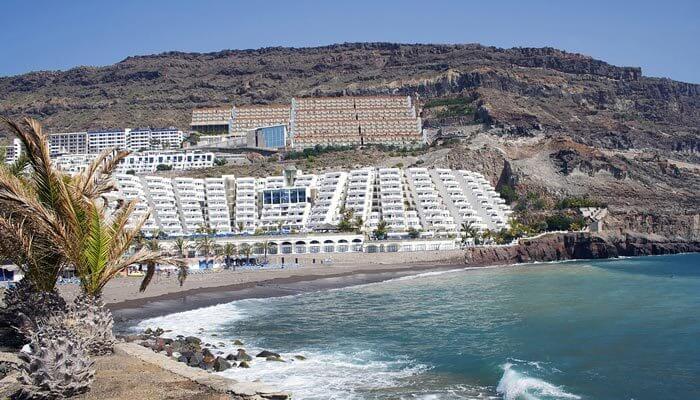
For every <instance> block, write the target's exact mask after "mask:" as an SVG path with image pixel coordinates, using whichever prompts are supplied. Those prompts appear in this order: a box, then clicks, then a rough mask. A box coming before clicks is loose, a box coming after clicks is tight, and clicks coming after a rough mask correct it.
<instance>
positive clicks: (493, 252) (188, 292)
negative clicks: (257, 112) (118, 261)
mask: <svg viewBox="0 0 700 400" xmlns="http://www.w3.org/2000/svg"><path fill="white" fill-rule="evenodd" d="M699 251H700V242H697V241H695V242H673V241H669V240H667V239H666V240H659V238H657V237H649V236H648V235H640V234H627V235H625V236H623V237H619V236H608V235H594V234H583V233H568V234H550V235H545V236H543V237H540V238H536V239H525V240H521V242H520V243H519V244H517V245H513V246H502V247H471V248H468V249H465V250H462V251H459V252H434V253H433V254H429V256H428V257H425V255H423V256H424V257H421V255H418V254H416V255H412V256H413V257H414V258H413V262H406V260H405V259H393V260H391V261H393V262H382V261H387V260H383V259H381V258H378V257H371V256H370V255H364V256H362V257H360V256H358V258H357V259H356V260H354V262H345V263H341V264H337V265H325V266H319V265H314V266H306V267H301V268H297V269H295V268H288V269H276V270H256V271H246V270H239V271H220V272H211V273H207V274H195V275H192V276H190V277H188V279H187V280H186V282H185V286H184V287H180V286H179V285H177V283H176V282H175V279H174V278H170V279H167V280H162V279H159V278H156V279H154V283H152V284H151V286H149V288H148V289H147V291H146V292H145V293H140V292H138V283H139V281H140V279H134V278H123V279H117V280H114V281H113V285H111V287H110V286H108V287H107V288H106V289H105V293H104V300H105V302H107V306H108V307H109V308H110V309H111V310H112V312H113V314H114V317H115V325H116V326H115V328H116V329H117V330H118V331H119V330H124V329H126V328H128V327H130V326H133V325H134V324H135V323H137V322H138V321H140V320H143V319H148V318H152V317H156V316H162V315H167V314H172V313H177V312H182V311H188V310H193V309H197V308H202V307H208V306H213V305H216V304H222V303H228V302H231V301H236V300H242V299H250V298H270V297H281V296H289V295H296V294H300V293H308V292H315V291H320V290H328V289H337V288H342V287H349V286H355V285H362V284H368V283H377V282H382V281H386V280H390V279H395V278H400V277H404V276H409V275H416V274H420V273H424V272H431V271H445V270H451V269H458V268H482V267H487V266H501V267H506V266H513V265H518V264H530V263H544V262H561V261H577V260H578V261H583V260H602V259H616V258H619V257H634V256H647V255H670V254H678V253H685V252H691V253H692V252H699ZM397 254H399V255H400V256H402V257H404V256H403V255H402V254H400V253H397ZM363 258H364V259H363ZM187 286H190V287H189V288H187ZM76 289H77V288H76V287H64V288H62V292H63V294H64V295H67V296H68V297H70V296H73V295H75V293H77V290H76Z"/></svg>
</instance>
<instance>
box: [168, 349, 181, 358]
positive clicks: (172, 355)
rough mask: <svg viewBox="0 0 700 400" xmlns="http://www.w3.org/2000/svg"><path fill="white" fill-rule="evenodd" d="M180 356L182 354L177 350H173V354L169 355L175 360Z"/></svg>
mask: <svg viewBox="0 0 700 400" xmlns="http://www.w3.org/2000/svg"><path fill="white" fill-rule="evenodd" d="M180 356H182V354H181V353H178V352H177V351H173V354H171V355H170V357H172V358H174V359H176V360H177V359H178V358H180Z"/></svg>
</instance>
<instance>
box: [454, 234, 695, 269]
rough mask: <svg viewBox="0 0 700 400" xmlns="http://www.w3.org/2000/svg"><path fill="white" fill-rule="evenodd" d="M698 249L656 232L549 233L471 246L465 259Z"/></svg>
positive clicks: (496, 261) (487, 261)
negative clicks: (497, 244) (515, 241)
mask: <svg viewBox="0 0 700 400" xmlns="http://www.w3.org/2000/svg"><path fill="white" fill-rule="evenodd" d="M689 252H700V241H687V240H682V239H677V240H671V239H667V238H665V237H662V236H659V235H644V234H636V233H627V234H625V235H595V234H589V233H566V234H549V235H545V236H542V237H540V238H537V239H525V240H521V241H520V242H519V243H518V245H515V246H504V247H471V248H468V249H467V250H466V254H465V262H466V263H467V264H476V265H500V264H512V263H528V262H535V261H537V262H547V261H562V260H572V259H602V258H616V257H623V256H624V257H631V256H646V255H660V254H677V253H689Z"/></svg>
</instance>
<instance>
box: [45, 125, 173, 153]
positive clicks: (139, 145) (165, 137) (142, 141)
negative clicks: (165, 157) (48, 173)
mask: <svg viewBox="0 0 700 400" xmlns="http://www.w3.org/2000/svg"><path fill="white" fill-rule="evenodd" d="M183 138H184V134H183V133H182V131H181V130H179V129H177V128H173V127H170V128H155V129H151V128H136V129H129V128H126V129H108V130H88V131H86V132H64V133H52V134H50V135H49V145H50V147H51V154H52V155H53V156H58V155H67V154H98V153H100V152H102V151H104V150H106V149H112V148H118V149H125V150H130V151H146V150H168V149H179V148H180V147H181V146H182V141H183Z"/></svg>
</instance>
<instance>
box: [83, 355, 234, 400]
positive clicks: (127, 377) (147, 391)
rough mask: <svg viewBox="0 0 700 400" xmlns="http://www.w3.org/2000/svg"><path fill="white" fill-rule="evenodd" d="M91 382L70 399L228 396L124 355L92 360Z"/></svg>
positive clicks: (207, 399) (211, 399) (210, 399)
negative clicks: (93, 375)
mask: <svg viewBox="0 0 700 400" xmlns="http://www.w3.org/2000/svg"><path fill="white" fill-rule="evenodd" d="M95 364H96V368H97V373H96V374H95V382H94V383H93V385H92V388H91V390H90V391H89V392H88V393H85V394H83V395H80V396H77V397H74V398H73V399H74V400H151V399H153V400H161V399H162V400H165V399H167V400H190V399H197V400H200V399H201V400H224V399H226V400H228V399H230V397H229V396H227V395H224V394H221V393H217V392H214V391H213V390H211V389H209V388H206V387H204V386H201V385H199V384H197V383H194V382H192V381H190V380H188V379H185V378H183V377H181V376H179V375H176V374H173V373H171V372H168V371H165V370H163V369H160V368H158V367H156V366H155V365H153V364H148V363H145V362H142V361H140V360H138V359H137V358H136V357H130V356H127V355H118V354H115V355H111V356H104V357H96V358H95Z"/></svg>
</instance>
